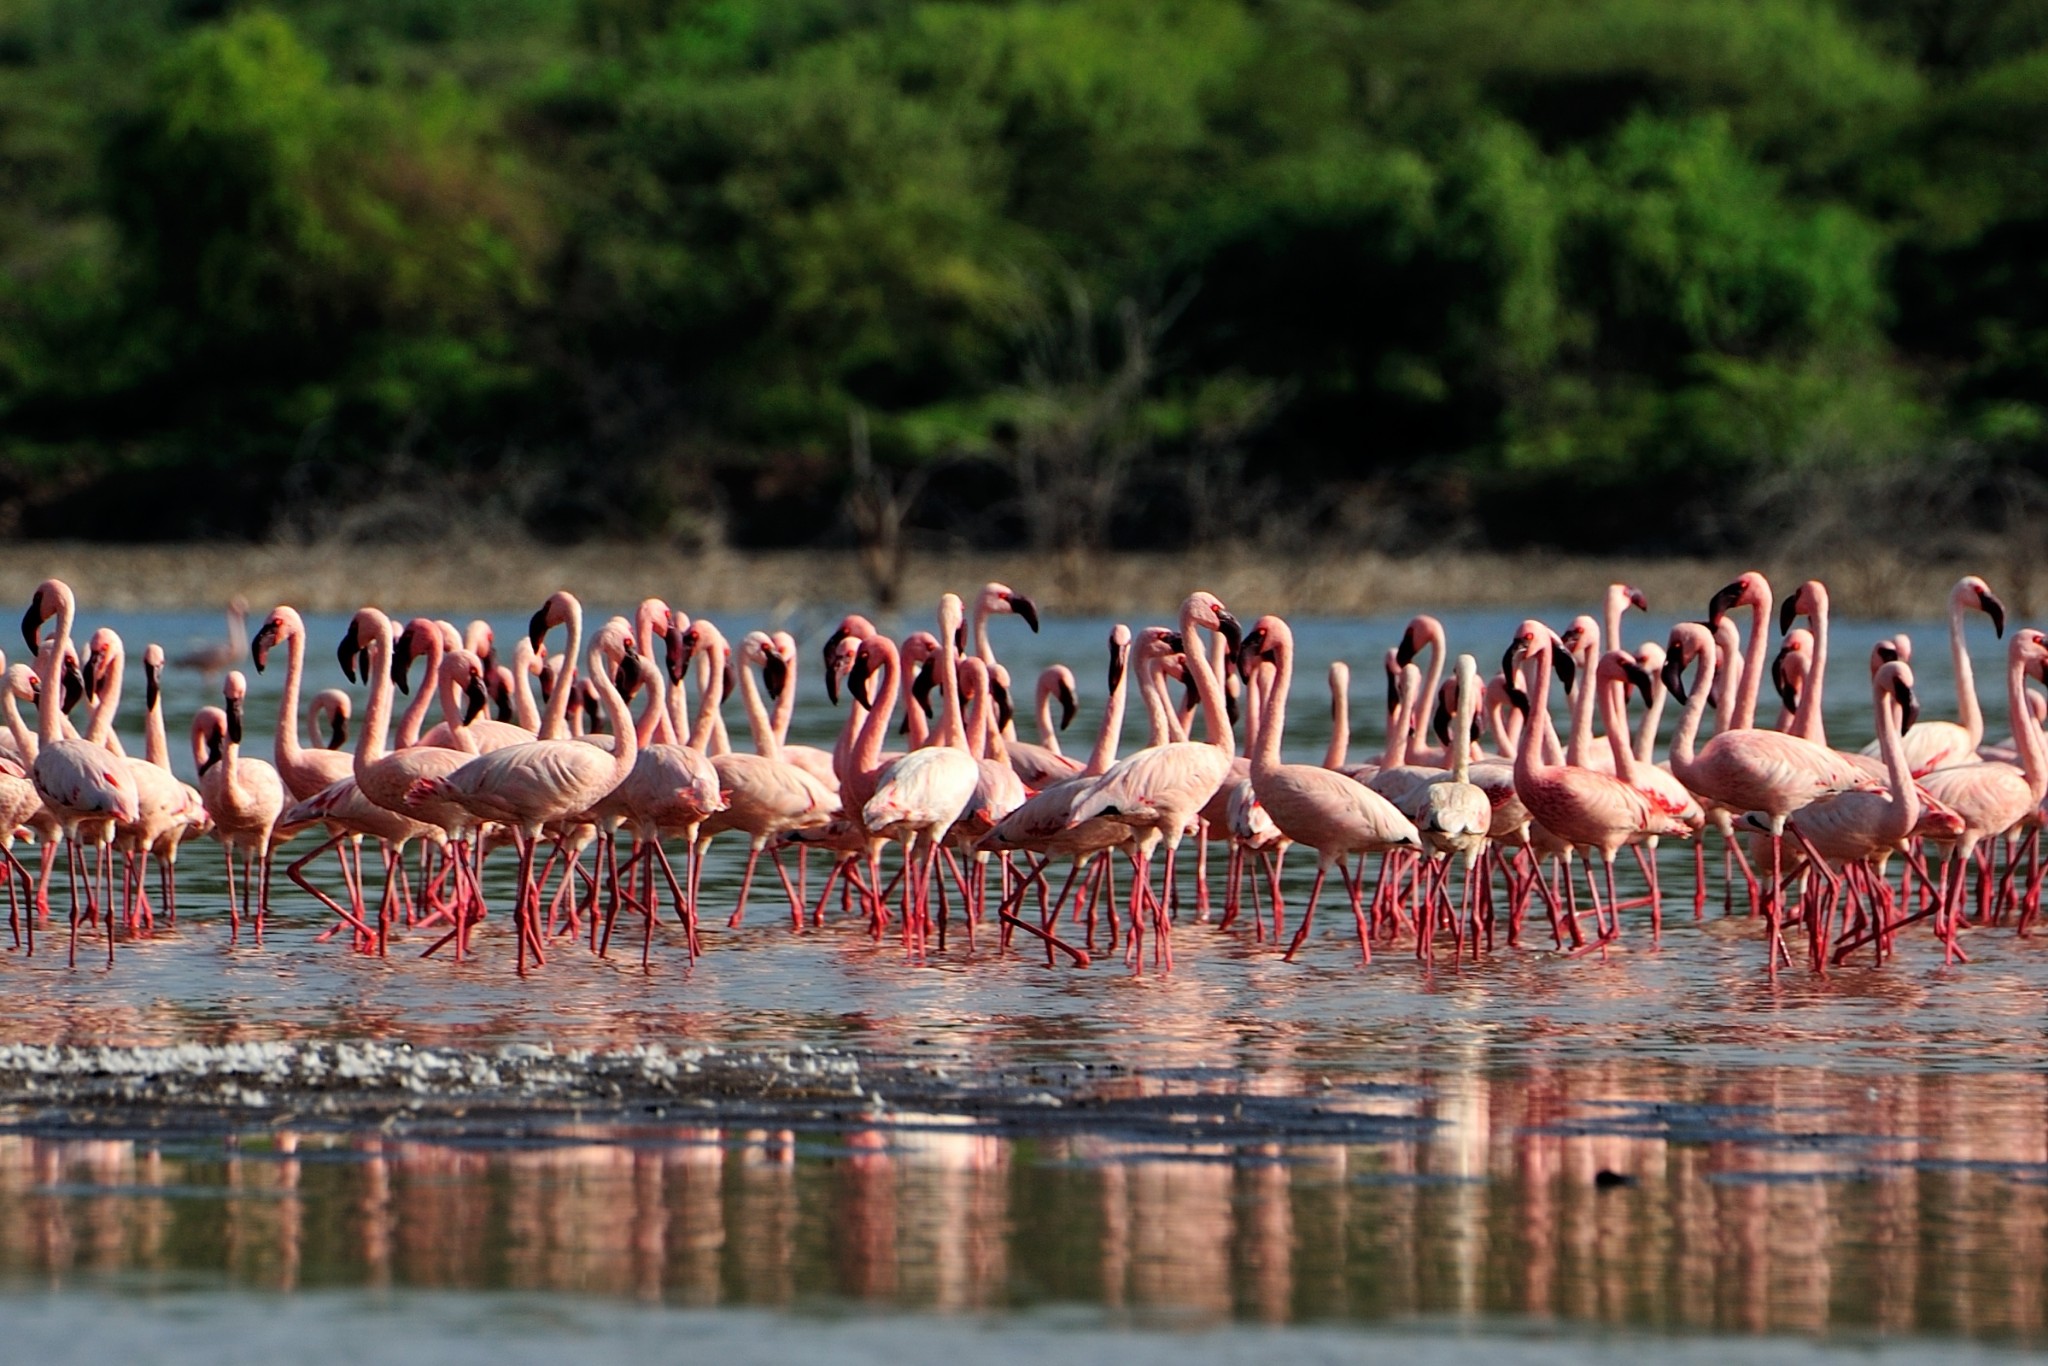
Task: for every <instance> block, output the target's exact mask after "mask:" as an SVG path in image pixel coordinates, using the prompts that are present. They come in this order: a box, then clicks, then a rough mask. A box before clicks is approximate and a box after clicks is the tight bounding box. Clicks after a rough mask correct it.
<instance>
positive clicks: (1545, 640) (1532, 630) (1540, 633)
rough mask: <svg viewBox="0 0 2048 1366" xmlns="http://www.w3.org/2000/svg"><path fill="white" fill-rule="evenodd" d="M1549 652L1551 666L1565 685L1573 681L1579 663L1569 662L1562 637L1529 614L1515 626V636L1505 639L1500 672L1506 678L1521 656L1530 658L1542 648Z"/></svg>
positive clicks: (1567, 685) (1512, 671) (1519, 662)
mask: <svg viewBox="0 0 2048 1366" xmlns="http://www.w3.org/2000/svg"><path fill="white" fill-rule="evenodd" d="M1545 650H1547V651H1549V652H1550V666H1551V668H1552V669H1553V670H1554V671H1555V672H1556V674H1557V676H1558V679H1559V681H1561V682H1562V683H1563V684H1564V686H1565V687H1567V688H1569V687H1571V685H1572V680H1573V679H1574V678H1576V677H1577V676H1578V674H1577V668H1578V666H1577V665H1576V664H1574V663H1573V662H1572V656H1571V652H1570V651H1569V650H1567V649H1565V646H1564V641H1563V639H1562V638H1561V637H1560V636H1559V635H1558V634H1557V632H1555V631H1553V630H1551V629H1550V628H1549V627H1548V626H1545V625H1544V624H1543V623H1542V622H1540V621H1537V620H1536V619H1535V618H1533V617H1531V618H1530V619H1528V620H1527V621H1524V622H1523V623H1522V624H1521V626H1519V627H1518V628H1516V630H1515V637H1514V639H1513V640H1511V641H1509V642H1508V648H1507V653H1506V654H1504V655H1502V656H1501V661H1500V662H1501V672H1503V673H1505V674H1506V675H1507V676H1508V677H1509V678H1513V677H1514V675H1515V669H1516V667H1517V666H1519V665H1520V664H1521V663H1522V661H1523V660H1526V659H1533V658H1535V657H1536V656H1537V655H1538V654H1539V653H1540V652H1542V651H1545Z"/></svg>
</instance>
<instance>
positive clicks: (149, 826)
mask: <svg viewBox="0 0 2048 1366" xmlns="http://www.w3.org/2000/svg"><path fill="white" fill-rule="evenodd" d="M150 648H151V649H152V650H156V658H157V660H158V669H159V670H160V669H161V659H162V654H163V652H162V651H161V650H157V649H156V647H155V646H151V647H150ZM126 669H127V655H126V652H125V650H124V648H123V646H122V643H121V637H120V636H119V635H117V634H115V633H114V632H113V631H111V630H109V629H107V628H106V627H104V626H102V627H101V628H100V629H99V630H97V631H94V632H93V633H92V638H91V639H90V640H89V641H88V642H87V643H86V658H85V684H86V689H85V690H86V693H87V694H88V695H89V696H91V697H92V699H93V714H92V725H91V728H90V729H89V730H88V731H87V732H86V736H85V738H86V739H87V740H88V741H90V742H92V743H93V744H96V745H103V746H106V747H107V748H108V750H109V751H110V752H113V753H114V754H115V756H116V759H117V761H118V762H119V763H121V764H122V765H124V766H125V767H126V768H127V770H128V776H129V777H130V778H131V779H132V780H133V782H134V784H135V813H136V814H135V819H134V820H133V821H116V822H115V825H114V849H115V852H117V853H119V854H120V855H121V894H122V896H121V899H122V916H123V919H124V920H125V921H126V922H127V923H128V925H129V927H130V929H131V932H132V931H133V930H134V929H136V928H142V927H148V928H152V929H153V928H154V920H153V917H147V918H146V916H147V912H148V898H147V897H146V896H145V895H144V894H143V876H144V873H145V871H146V870H145V868H144V866H143V860H144V859H145V858H146V857H147V856H149V855H150V854H152V853H157V852H158V851H159V848H160V846H161V845H162V843H163V842H164V841H165V840H172V841H175V840H176V839H177V838H181V837H182V836H183V833H184V831H185V829H186V827H187V825H188V824H189V823H190V819H191V811H190V808H189V805H188V802H187V796H186V793H187V789H186V787H185V785H184V784H183V783H181V782H179V781H178V780H177V778H175V777H174V776H172V774H171V769H170V764H169V762H168V755H167V754H166V753H165V751H166V750H167V749H168V745H167V744H165V743H164V742H163V739H162V736H161V731H162V729H163V714H162V710H161V708H160V706H159V701H160V698H159V697H158V695H157V693H158V690H157V689H156V688H155V687H151V688H150V689H149V692H150V698H149V707H148V710H149V717H148V718H147V719H146V720H145V723H144V729H145V732H147V731H149V730H151V729H152V728H153V729H154V730H155V731H156V732H158V734H157V735H156V736H154V737H152V738H153V740H154V748H155V750H156V753H155V755H154V757H153V758H144V759H136V758H131V757H129V756H127V755H123V754H121V753H120V752H119V751H118V750H117V749H115V747H114V744H113V739H114V716H115V713H116V712H118V711H119V710H120V706H121V681H122V676H123V674H124V673H125V672H126ZM154 676H155V675H152V677H154ZM173 847H174V848H175V843H174V844H173ZM159 857H161V856H160V855H159ZM159 869H160V871H161V872H162V873H163V880H164V882H165V883H166V884H168V882H169V880H170V873H169V867H168V865H165V864H162V863H161V862H160V864H159Z"/></svg>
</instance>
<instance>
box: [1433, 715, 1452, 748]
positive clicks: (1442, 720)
mask: <svg viewBox="0 0 2048 1366" xmlns="http://www.w3.org/2000/svg"><path fill="white" fill-rule="evenodd" d="M1429 729H1430V733H1431V734H1433V735H1435V736H1436V742H1437V743H1438V744H1440V745H1442V746H1443V747H1444V748H1445V749H1449V748H1450V747H1451V714H1450V713H1449V712H1447V711H1445V710H1444V709H1443V708H1442V707H1438V708H1437V709H1436V714H1435V715H1434V716H1432V717H1431V718H1430V723H1429Z"/></svg>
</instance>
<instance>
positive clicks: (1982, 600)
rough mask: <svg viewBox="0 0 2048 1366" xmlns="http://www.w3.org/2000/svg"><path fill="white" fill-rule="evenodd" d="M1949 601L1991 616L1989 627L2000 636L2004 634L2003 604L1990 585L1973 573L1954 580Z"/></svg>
mask: <svg viewBox="0 0 2048 1366" xmlns="http://www.w3.org/2000/svg"><path fill="white" fill-rule="evenodd" d="M1949 598H1950V601H1951V602H1953V603H1955V604H1957V605H1959V606H1962V607H1974V608H1976V609H1977V610H1978V611H1980V612H1982V613H1983V614H1984V615H1985V616H1987V617H1990V618H1991V629H1992V630H1993V631H1995V632H1997V633H1998V635H1999V636H2000V637H2003V636H2004V635H2005V604H2004V603H2002V602H2000V601H1999V600H1998V595H1997V594H1996V593H1994V592H1992V591H1991V585H1990V584H1988V583H1986V582H1984V580H1982V579H1980V578H1978V577H1977V576H1976V575H1975V574H1966V575H1964V576H1963V577H1962V578H1961V579H1959V580H1957V581H1956V587H1955V591H1954V592H1953V593H1951V594H1950V595H1949Z"/></svg>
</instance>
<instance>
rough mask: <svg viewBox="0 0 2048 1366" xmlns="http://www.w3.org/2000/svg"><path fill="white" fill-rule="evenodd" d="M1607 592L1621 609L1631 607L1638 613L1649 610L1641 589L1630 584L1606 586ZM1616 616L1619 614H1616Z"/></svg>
mask: <svg viewBox="0 0 2048 1366" xmlns="http://www.w3.org/2000/svg"><path fill="white" fill-rule="evenodd" d="M1607 592H1608V594H1609V595H1610V596H1611V597H1613V598H1615V599H1616V600H1618V601H1619V602H1620V603H1621V605H1622V606H1623V608H1629V607H1633V608H1635V609H1636V610H1637V611H1638V612H1647V611H1649V610H1650V600H1649V599H1648V598H1646V597H1644V596H1643V590H1642V589H1640V588H1637V587H1635V586H1633V585H1632V584H1626V583H1617V584H1610V585H1609V586H1608V589H1607ZM1617 615H1619V614H1618V613H1617ZM1609 643H1610V644H1616V645H1618V644H1620V643H1621V642H1619V641H1612V642H1609Z"/></svg>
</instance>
